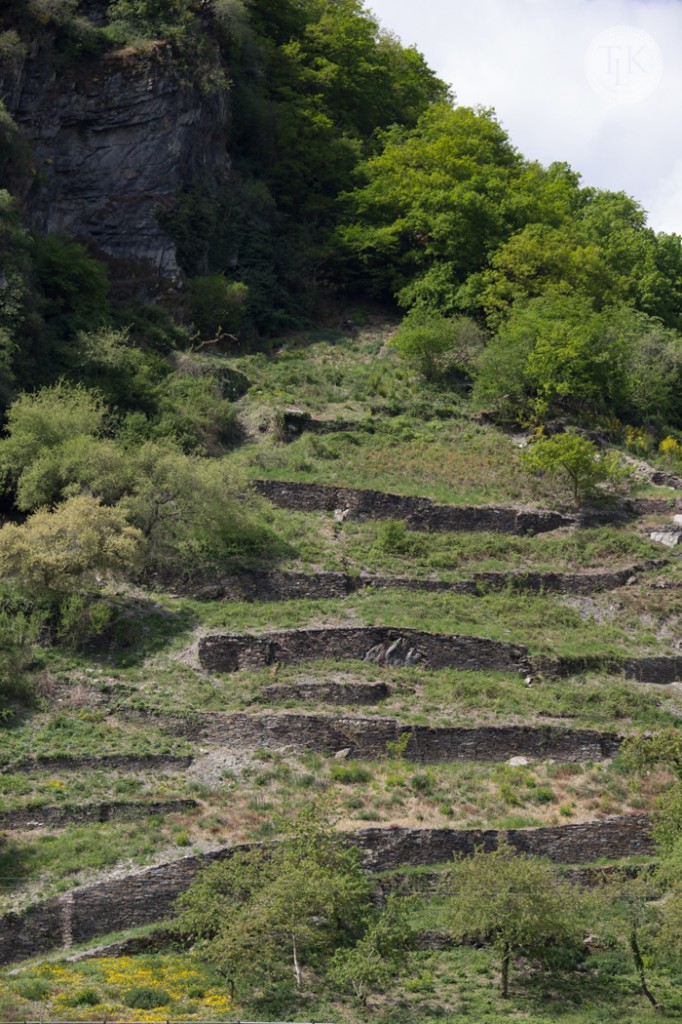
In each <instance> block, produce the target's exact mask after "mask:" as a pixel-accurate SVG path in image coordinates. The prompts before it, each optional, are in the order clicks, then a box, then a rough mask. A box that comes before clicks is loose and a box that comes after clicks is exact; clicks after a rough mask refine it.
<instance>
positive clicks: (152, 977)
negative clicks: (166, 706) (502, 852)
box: [0, 908, 682, 1024]
mask: <svg viewBox="0 0 682 1024" xmlns="http://www.w3.org/2000/svg"><path fill="white" fill-rule="evenodd" d="M433 919H434V920H447V915H446V913H445V912H444V910H443V909H442V908H441V909H440V912H439V913H438V914H436V913H435V912H434V915H433ZM497 978H498V961H497V957H496V954H495V951H494V950H492V949H490V948H487V947H484V948H481V949H472V948H468V947H459V948H455V949H450V950H445V951H439V952H417V953H415V954H413V961H412V964H411V967H410V969H409V971H408V972H406V973H405V974H404V975H403V976H401V977H397V978H395V979H394V982H393V984H392V986H391V993H390V996H389V997H388V998H382V997H371V998H370V1002H369V1005H368V1006H363V1005H362V1003H360V1002H359V1001H357V1000H355V999H354V998H353V997H352V996H350V995H343V994H340V993H339V992H338V991H336V990H333V989H331V988H327V987H326V986H325V984H324V982H323V981H321V980H319V979H315V978H314V977H309V978H308V979H307V984H306V989H305V990H304V992H303V993H302V994H301V995H299V996H296V995H294V994H293V993H290V992H289V993H287V994H284V993H280V995H279V998H278V999H276V1000H275V999H273V1000H271V1001H268V1000H265V999H261V1000H254V1001H253V1002H251V1003H235V1002H233V1001H232V1000H231V999H230V992H229V986H228V983H227V981H226V980H225V979H222V978H221V977H220V975H219V974H217V973H216V972H215V970H214V969H213V968H211V967H209V966H207V965H205V964H203V963H202V962H201V961H200V960H198V959H195V958H188V957H187V956H186V955H184V954H182V953H173V952H171V951H169V952H165V953H159V954H154V955H147V956H140V957H135V958H131V957H127V958H118V959H111V958H108V959H102V960H89V961H85V962H82V963H77V964H67V963H54V964H45V965H37V966H32V967H30V968H27V969H25V970H22V971H21V972H20V973H19V974H18V975H8V974H7V973H6V972H5V973H4V975H0V980H1V981H2V989H1V993H2V994H1V995H0V1012H2V1013H4V1015H5V1017H6V1019H19V1020H21V1019H26V1018H27V1017H29V1018H30V1017H32V1018H33V1019H37V1015H38V1014H39V1015H40V1019H42V1020H44V1021H50V1020H63V1019H64V1018H65V1016H66V1015H67V1014H68V1018H69V1020H74V1021H77V1020H93V1019H94V1020H98V1019H102V1017H104V1016H105V1015H106V1016H107V1017H109V1018H110V1019H112V1018H113V1019H125V1020H128V1021H141V1022H142V1021H150V1020H152V1021H156V1020H158V1021H162V1020H165V1019H172V1020H204V1021H205V1020H215V1021H231V1020H236V1019H244V1018H248V1019H256V1018H257V1019H263V1018H265V1019H280V1018H281V1019H290V1020H293V1019H296V1020H318V1021H319V1020H322V1021H330V1022H336V1024H366V1022H367V1020H368V1019H371V1020H372V1021H376V1022H378V1024H414V1022H419V1024H428V1022H431V1021H439V1022H442V1024H470V1022H471V1021H476V1022H477V1024H478V1022H479V1021H480V1022H483V1024H508V1022H509V1024H512V1022H514V1021H518V1020H523V1021H527V1022H528V1024H556V1022H557V1021H560V1022H562V1024H654V1021H658V1020H661V1019H664V1020H665V1019H678V1018H679V1014H680V1013H682V1002H681V1001H680V991H679V985H678V984H677V982H676V979H675V978H674V977H673V976H671V975H669V974H667V973H666V972H665V971H664V970H663V969H660V968H659V969H656V968H655V967H654V968H653V969H652V970H651V979H650V980H651V984H652V986H653V987H654V989H655V991H656V992H657V993H658V994H659V996H660V998H661V999H662V1000H663V1002H664V1003H665V1004H666V1007H667V1012H666V1014H665V1015H664V1016H663V1017H662V1016H661V1015H660V1014H657V1013H655V1012H654V1011H653V1010H652V1009H650V1008H649V1007H648V1006H647V1004H646V1003H645V1002H644V1000H643V999H642V996H641V995H640V994H639V993H638V991H637V982H636V977H635V975H634V971H633V969H632V965H631V962H630V959H629V957H628V955H627V954H626V953H625V952H623V951H621V949H620V947H618V948H614V949H605V950H602V951H599V952H594V953H592V954H591V955H590V956H589V958H588V959H587V960H586V961H585V963H584V965H583V966H582V967H579V968H578V969H577V970H572V971H565V972H554V973H553V974H552V975H549V974H548V973H547V972H546V971H543V970H542V969H541V968H540V967H539V966H538V965H537V964H535V963H533V962H531V961H524V960H520V961H518V962H516V963H515V964H514V969H513V971H512V983H511V990H510V998H509V999H508V1000H503V999H500V997H499V996H498V994H497ZM132 983H134V984H138V985H142V984H143V985H144V987H146V988H151V989H154V990H159V991H164V992H166V993H168V994H169V995H170V996H171V1002H170V1003H169V1004H168V1005H167V1006H166V1007H165V1008H160V1009H159V1010H157V1011H151V1012H150V1011H142V1010H130V1009H128V1008H126V1007H125V1003H124V1000H125V998H126V993H127V992H128V991H129V989H130V987H131V984H132ZM86 990H90V991H94V992H95V993H96V994H97V995H98V996H99V998H100V999H101V1002H99V1003H97V1004H95V1005H92V1006H87V1005H85V1006H84V1005H79V996H80V994H81V993H82V992H84V991H86ZM190 992H191V993H192V994H191V995H190ZM164 1009H165V1016H164V1015H162V1014H163V1010H164Z"/></svg>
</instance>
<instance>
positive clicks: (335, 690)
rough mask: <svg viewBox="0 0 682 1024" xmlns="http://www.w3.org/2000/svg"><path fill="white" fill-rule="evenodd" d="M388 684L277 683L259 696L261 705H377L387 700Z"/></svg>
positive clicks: (265, 688)
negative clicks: (289, 702) (295, 702)
mask: <svg viewBox="0 0 682 1024" xmlns="http://www.w3.org/2000/svg"><path fill="white" fill-rule="evenodd" d="M389 694H390V690H389V688H388V685H387V684H386V683H292V684H291V685H290V686H289V685H285V684H282V685H280V684H278V683H275V684H274V685H273V686H264V687H263V689H262V690H261V692H260V694H259V695H258V700H260V701H261V703H267V702H269V701H281V700H312V701H321V702H323V703H325V704H377V703H378V702H379V701H380V700H386V698H387V697H388V696H389Z"/></svg>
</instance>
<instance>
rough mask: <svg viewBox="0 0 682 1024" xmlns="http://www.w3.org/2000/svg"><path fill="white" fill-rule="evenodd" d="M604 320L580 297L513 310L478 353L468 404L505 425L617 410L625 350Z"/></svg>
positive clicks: (550, 297) (549, 298)
mask: <svg viewBox="0 0 682 1024" xmlns="http://www.w3.org/2000/svg"><path fill="white" fill-rule="evenodd" d="M612 317H613V314H612V312H611V311H610V310H606V311H604V312H603V313H597V312H595V311H594V309H593V306H592V302H591V300H590V298H589V297H587V296H584V295H573V296H564V295H557V294H551V293H549V294H546V295H543V296H540V297H538V298H534V299H531V300H530V301H529V302H527V303H521V304H517V305H516V306H515V307H514V309H513V312H512V314H511V315H510V316H509V318H508V319H507V320H506V322H505V323H504V324H503V325H502V326H501V327H500V329H499V330H498V332H497V335H496V336H495V338H494V339H493V340H492V341H491V342H490V344H489V345H488V347H487V349H486V351H485V352H484V354H483V357H482V359H481V364H480V370H479V374H478V377H477V380H476V386H475V389H474V399H475V401H476V402H477V403H478V404H479V405H481V406H483V407H488V408H491V409H492V410H493V411H494V412H495V413H496V414H497V415H498V416H499V417H500V418H501V419H504V420H509V421H511V422H514V421H517V422H523V420H524V419H525V420H526V421H533V420H536V421H538V420H543V419H544V418H546V417H547V416H548V415H549V414H551V413H554V414H556V413H559V414H560V413H569V414H578V415H588V416H589V415H595V414H597V413H601V412H606V411H608V410H611V411H612V410H613V409H614V408H620V407H621V406H622V404H623V401H624V396H625V394H626V383H625V382H626V366H627V360H628V357H629V344H628V342H627V340H626V339H625V338H624V337H623V335H622V333H621V332H620V331H619V330H617V329H616V328H615V326H614V322H613V320H612Z"/></svg>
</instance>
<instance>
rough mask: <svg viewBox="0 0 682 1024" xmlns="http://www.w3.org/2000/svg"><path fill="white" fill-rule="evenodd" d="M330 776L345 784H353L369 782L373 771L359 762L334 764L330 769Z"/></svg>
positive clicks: (335, 780)
mask: <svg viewBox="0 0 682 1024" xmlns="http://www.w3.org/2000/svg"><path fill="white" fill-rule="evenodd" d="M329 778H330V779H332V780H333V781H334V782H341V783H343V784H344V785H347V786H352V785H356V784H357V783H362V782H369V781H370V780H371V778H372V773H371V772H370V771H369V770H368V769H367V768H362V767H361V766H360V765H359V764H333V765H332V766H331V768H330V769H329Z"/></svg>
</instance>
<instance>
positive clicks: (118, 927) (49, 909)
mask: <svg viewBox="0 0 682 1024" xmlns="http://www.w3.org/2000/svg"><path fill="white" fill-rule="evenodd" d="M502 836H504V837H505V838H506V839H507V840H508V841H509V842H510V843H511V845H512V846H513V847H514V848H515V849H517V850H519V851H521V852H528V853H533V854H537V855H542V856H545V857H549V858H550V859H551V860H553V861H555V862H557V863H568V864H589V863H591V862H592V861H595V860H598V859H600V858H602V857H609V858H612V859H617V858H622V857H631V856H635V855H639V854H650V853H651V852H652V850H653V846H652V840H651V835H650V826H649V821H648V819H647V818H646V816H644V815H638V816H631V817H620V818H606V819H604V820H603V821H596V822H585V823H584V824H579V825H563V826H556V827H548V828H537V829H518V830H511V831H508V832H495V831H492V830H480V831H479V830H462V831H460V830H456V829H409V828H384V829H381V828H374V829H367V830H365V831H362V832H356V833H351V834H350V835H348V836H347V838H348V839H349V840H350V841H352V842H353V843H355V844H357V846H358V847H359V848H360V849H361V851H362V853H363V858H364V863H365V866H366V867H367V868H368V869H369V870H372V871H380V870H381V871H384V870H392V869H395V868H398V867H401V866H408V865H410V866H422V865H429V864H438V863H443V862H444V861H447V860H449V859H450V858H451V857H452V856H453V855H454V854H460V853H461V854H471V853H472V852H473V850H474V849H475V848H476V847H478V846H483V847H484V848H485V849H489V850H491V849H494V848H495V847H496V846H497V844H498V842H499V841H500V838H501V837H502ZM239 849H244V847H243V846H242V847H238V846H236V847H235V846H233V847H225V848H222V849H219V850H215V851H213V852H211V853H208V854H203V855H200V856H194V857H183V858H181V859H180V860H176V861H172V862H170V863H168V864H162V865H159V866H158V867H154V868H147V869H145V870H143V871H138V872H136V873H134V874H131V875H127V876H126V877H125V878H118V879H115V880H113V881H109V882H103V883H101V884H99V885H91V886H86V887H84V888H81V889H75V890H73V891H72V892H70V893H66V894H64V895H61V896H56V897H54V898H53V899H50V900H46V901H45V902H42V903H38V904H35V905H34V906H32V907H30V908H28V909H27V910H25V911H23V912H21V913H16V914H7V915H5V916H4V917H3V918H2V919H0V964H8V963H12V962H16V961H19V960H24V959H26V958H28V957H32V956H36V955H38V954H40V953H44V952H47V951H48V950H51V949H54V948H56V947H60V946H67V947H68V946H70V945H72V944H75V943H82V942H87V941H89V940H91V939H93V938H95V937H96V936H97V935H106V934H107V933H110V932H113V931H124V930H127V929H130V928H134V927H138V926H140V925H146V924H151V923H153V922H155V921H163V920H165V919H166V918H168V917H169V916H171V915H172V912H173V904H174V901H175V899H176V898H177V896H178V895H179V894H180V893H181V892H184V891H185V890H186V889H187V888H188V887H189V885H190V884H191V882H192V880H193V879H194V878H195V877H196V874H197V872H198V871H199V870H200V869H201V868H202V867H204V866H205V865H207V864H209V863H211V862H212V861H216V860H223V859H225V858H227V857H230V856H232V854H233V853H234V852H235V851H236V850H239Z"/></svg>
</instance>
